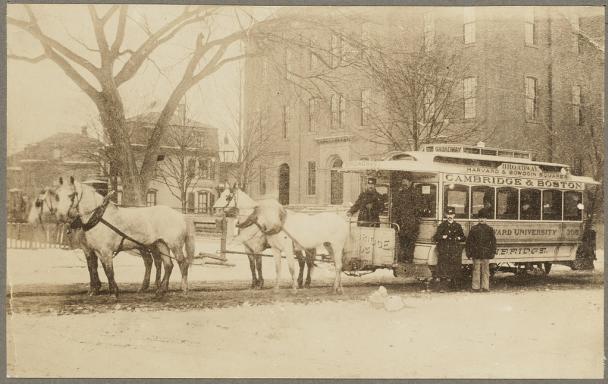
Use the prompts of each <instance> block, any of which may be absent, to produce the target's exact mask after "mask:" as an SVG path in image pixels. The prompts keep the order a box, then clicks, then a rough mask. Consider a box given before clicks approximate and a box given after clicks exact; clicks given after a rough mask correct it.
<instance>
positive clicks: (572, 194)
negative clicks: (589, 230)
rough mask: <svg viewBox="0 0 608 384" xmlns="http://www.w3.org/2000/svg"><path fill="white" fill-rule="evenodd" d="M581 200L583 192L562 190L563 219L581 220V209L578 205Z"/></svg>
mask: <svg viewBox="0 0 608 384" xmlns="http://www.w3.org/2000/svg"><path fill="white" fill-rule="evenodd" d="M582 202H583V194H582V193H581V192H576V191H568V192H564V220H570V221H578V220H582V217H583V211H582V210H581V209H579V207H578V205H579V204H581V203H582Z"/></svg>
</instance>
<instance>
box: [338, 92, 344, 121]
mask: <svg viewBox="0 0 608 384" xmlns="http://www.w3.org/2000/svg"><path fill="white" fill-rule="evenodd" d="M339 103H340V105H339V107H340V114H339V116H338V118H339V119H340V121H339V122H338V128H339V129H342V126H343V124H344V123H345V122H346V99H345V98H344V96H342V95H340V98H339Z"/></svg>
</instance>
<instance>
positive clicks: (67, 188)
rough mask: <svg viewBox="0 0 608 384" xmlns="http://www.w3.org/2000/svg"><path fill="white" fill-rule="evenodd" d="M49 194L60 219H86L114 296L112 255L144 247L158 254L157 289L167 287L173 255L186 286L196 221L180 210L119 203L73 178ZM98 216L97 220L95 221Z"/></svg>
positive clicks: (89, 236)
mask: <svg viewBox="0 0 608 384" xmlns="http://www.w3.org/2000/svg"><path fill="white" fill-rule="evenodd" d="M49 196H50V198H54V199H55V201H56V203H57V205H56V214H57V217H58V218H59V219H60V220H65V221H74V220H76V219H80V220H81V221H82V223H84V225H83V229H84V231H85V238H86V242H87V244H88V245H89V246H90V247H91V249H92V250H94V251H95V253H96V254H97V256H98V257H99V259H100V260H101V263H102V265H103V267H104V271H105V273H106V276H107V278H108V283H109V285H110V292H114V293H115V295H116V297H118V285H117V284H116V281H115V279H114V267H113V260H112V259H113V256H114V254H115V253H117V252H120V251H126V250H130V249H138V248H142V247H145V248H148V249H150V251H151V252H152V253H153V254H154V255H155V256H157V257H160V258H161V259H162V261H163V265H164V267H165V273H164V275H163V278H162V281H161V283H160V287H159V288H158V290H157V294H163V293H165V292H166V291H167V290H168V288H169V277H170V276H171V271H172V269H173V262H172V259H173V258H174V259H176V260H177V263H178V264H179V267H180V271H181V273H182V281H181V289H182V291H184V292H187V291H188V267H189V266H190V264H191V263H192V260H193V258H194V226H193V224H192V223H191V222H190V221H189V220H186V218H185V217H184V215H182V214H181V213H179V212H177V211H175V210H173V209H171V208H169V207H166V206H162V205H156V206H153V207H140V208H119V207H117V206H116V205H114V204H113V203H109V200H108V199H107V197H106V199H104V198H103V196H101V195H100V194H98V193H97V192H96V191H95V190H94V189H93V188H92V187H90V186H88V185H85V184H80V183H74V180H73V178H70V183H69V184H67V183H65V184H64V183H60V185H59V187H58V188H57V189H56V190H54V191H49ZM98 220H99V221H100V222H98V223H96V221H98ZM121 232H122V233H121ZM184 246H185V249H186V256H187V257H185V256H184V252H183V248H184ZM171 253H172V254H173V256H171Z"/></svg>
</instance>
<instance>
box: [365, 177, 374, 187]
mask: <svg viewBox="0 0 608 384" xmlns="http://www.w3.org/2000/svg"><path fill="white" fill-rule="evenodd" d="M367 184H368V185H376V178H375V177H368V178H367Z"/></svg>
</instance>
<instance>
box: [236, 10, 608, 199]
mask: <svg viewBox="0 0 608 384" xmlns="http://www.w3.org/2000/svg"><path fill="white" fill-rule="evenodd" d="M281 12H283V13H284V14H286V15H288V14H290V12H291V13H297V12H299V11H298V8H294V7H288V8H286V9H284V10H282V11H281ZM304 12H306V15H307V17H308V16H309V17H310V18H316V20H317V21H319V22H321V23H322V22H323V20H327V18H328V17H330V15H331V12H332V11H331V7H322V8H306V10H305V11H304ZM340 14H341V15H342V17H341V18H340V20H342V22H341V24H332V28H334V29H335V30H340V31H343V33H347V34H350V35H352V36H360V38H361V41H364V40H365V39H366V37H367V36H370V35H373V36H376V37H377V38H378V39H384V40H385V41H386V42H391V43H392V44H401V45H402V46H404V47H407V46H408V45H411V46H413V42H414V41H420V40H424V41H425V42H430V43H431V44H432V43H433V39H439V38H443V37H448V38H450V39H451V40H453V41H454V46H455V47H456V48H457V50H458V51H459V52H461V53H462V55H463V56H464V57H465V58H466V60H468V61H469V62H470V68H469V71H468V73H466V74H463V78H462V79H461V80H462V88H461V90H460V92H462V100H463V102H462V108H461V109H459V110H458V111H457V112H456V113H455V115H454V116H448V117H449V119H450V121H451V122H452V123H453V124H471V123H475V122H478V123H481V122H483V124H480V129H479V130H478V132H477V133H476V134H474V135H471V137H470V138H469V140H468V141H469V142H468V144H474V143H476V142H477V141H480V140H483V141H485V142H486V144H487V145H489V146H493V147H506V148H513V149H523V150H532V151H533V152H534V153H536V155H537V158H538V159H539V160H541V159H542V160H549V161H560V162H565V163H568V164H571V165H572V166H573V170H576V169H577V166H576V163H577V162H582V161H583V160H582V159H577V158H575V157H574V154H573V152H572V151H568V150H567V149H566V148H565V147H564V146H565V145H568V144H569V142H568V140H561V141H560V140H556V138H562V139H563V138H565V137H567V136H566V135H569V134H571V133H572V132H576V131H577V130H578V129H581V127H583V126H584V124H594V123H593V122H591V121H590V119H589V118H588V117H589V116H590V109H591V108H592V106H601V107H602V108H603V104H604V101H603V97H604V77H603V74H604V15H603V9H602V8H599V7H502V8H500V10H499V9H497V8H496V7H475V8H473V7H467V8H456V7H353V8H344V9H340ZM349 14H352V16H353V17H352V18H351V19H350V20H351V21H350V22H349V21H348V15H349ZM345 15H346V17H344V16H345ZM334 20H337V19H334ZM362 20H366V21H364V22H363V21H362ZM297 32H298V33H300V36H299V39H300V44H299V45H297V46H292V47H289V48H286V49H284V50H280V49H277V50H269V52H270V53H268V55H267V56H255V57H251V58H247V60H246V64H245V85H244V102H245V108H244V109H245V115H246V121H247V122H250V124H256V123H258V124H263V126H264V128H265V129H267V130H270V132H271V135H270V137H271V139H272V140H273V142H272V146H271V147H272V149H271V150H270V151H269V152H268V153H267V154H266V155H265V157H264V158H263V160H261V161H259V162H258V163H257V164H256V169H258V170H259V172H258V173H257V174H258V175H259V176H258V180H257V181H256V182H254V183H252V186H251V188H250V192H251V194H252V197H254V198H261V197H274V198H276V199H278V200H279V201H280V202H281V203H284V204H305V205H314V204H323V205H325V204H332V205H341V204H347V203H348V202H354V201H355V199H356V198H357V196H358V194H359V192H360V190H361V178H360V176H358V175H352V174H342V173H339V172H338V169H339V168H340V167H342V164H343V163H344V162H345V161H348V160H361V159H378V158H381V157H383V156H385V155H386V153H387V152H388V150H389V149H388V148H387V147H385V146H382V145H379V144H376V143H374V142H372V141H371V140H370V122H369V119H371V118H373V116H377V115H381V113H382V111H376V112H377V113H371V112H370V108H371V106H370V105H371V103H370V102H369V100H381V99H382V97H383V90H382V89H378V87H376V86H375V85H374V84H373V83H372V81H371V80H370V78H369V77H366V75H364V74H361V73H358V72H354V71H353V70H351V69H349V68H338V69H337V70H336V73H335V76H334V78H333V79H334V80H335V84H334V85H333V87H324V88H321V93H322V94H321V95H319V96H307V95H305V94H304V93H303V92H301V90H300V89H298V87H297V86H294V85H293V84H292V83H290V82H289V81H287V80H285V73H286V72H292V73H295V74H298V75H299V76H302V77H306V76H311V75H312V76H314V74H315V70H316V69H318V68H319V67H320V66H321V67H322V66H326V67H324V68H327V65H330V66H331V65H334V62H335V61H338V62H339V61H340V60H342V58H344V57H345V56H346V55H353V54H355V55H356V54H357V52H356V49H355V50H353V48H352V47H348V45H346V44H344V42H343V41H342V40H341V37H340V36H339V35H337V34H331V33H328V34H323V33H321V32H320V30H315V29H310V30H309V31H301V30H298V31H297ZM311 42H315V44H317V45H321V46H322V47H323V51H324V52H325V53H324V54H323V55H324V57H323V58H319V57H318V56H316V55H314V54H313V53H312V51H311V50H310V49H308V48H307V47H308V46H309V45H311V44H312V43H311ZM329 53H332V55H329ZM321 59H324V60H321ZM324 61H325V63H324ZM277 66H282V67H283V68H282V69H283V70H282V71H277V70H275V68H276V67H277ZM602 114H603V110H602ZM570 142H571V141H570ZM580 168H582V166H581V167H579V169H580Z"/></svg>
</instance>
